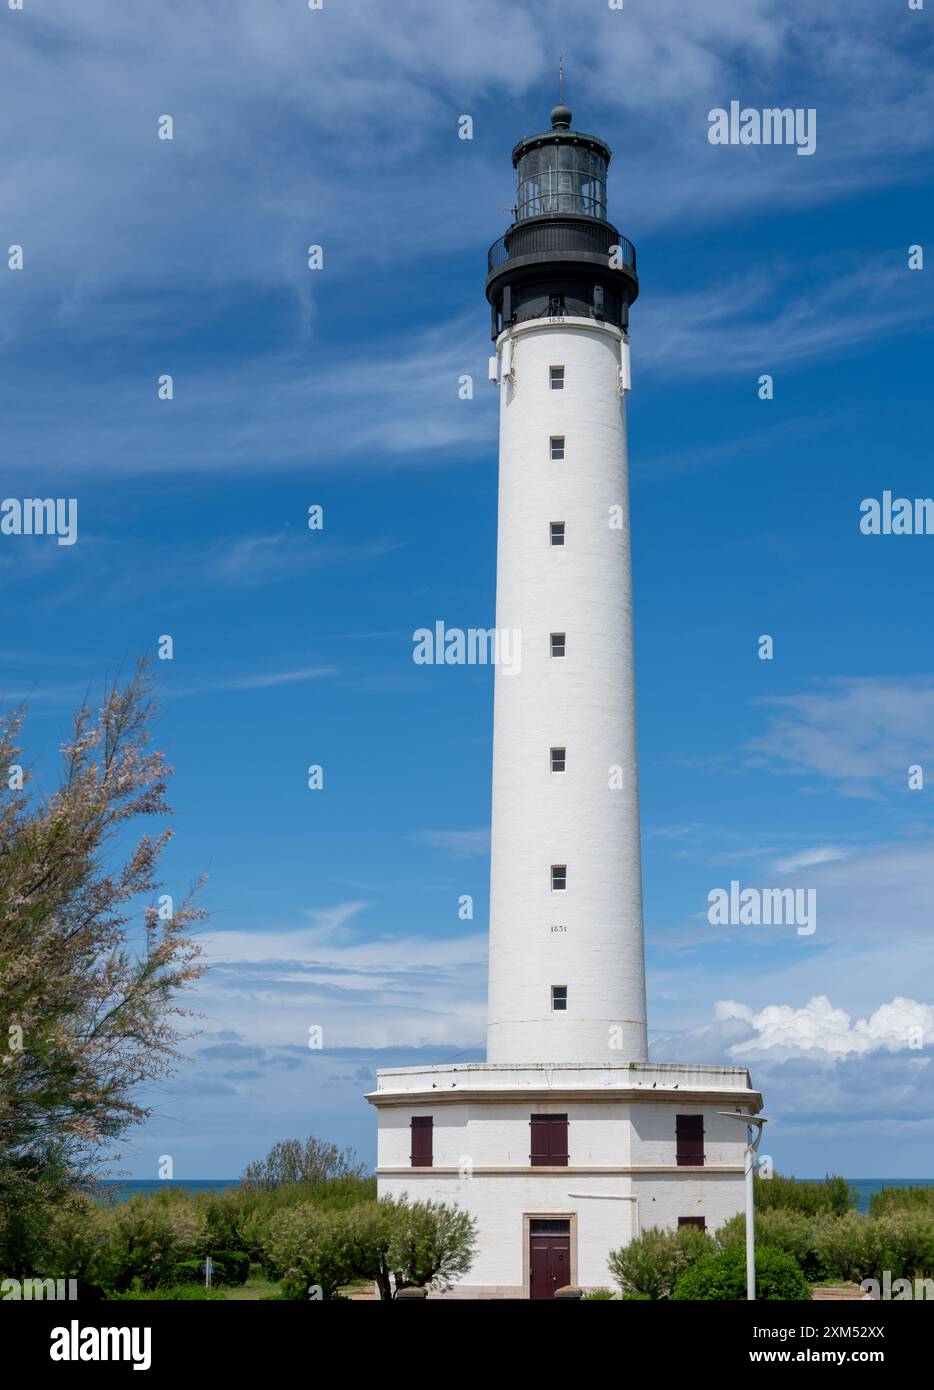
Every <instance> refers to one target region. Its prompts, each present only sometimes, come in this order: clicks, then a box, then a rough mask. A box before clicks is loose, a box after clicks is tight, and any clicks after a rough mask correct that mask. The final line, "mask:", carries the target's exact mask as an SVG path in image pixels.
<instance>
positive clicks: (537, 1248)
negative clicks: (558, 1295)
mask: <svg viewBox="0 0 934 1390" xmlns="http://www.w3.org/2000/svg"><path fill="white" fill-rule="evenodd" d="M569 1226H570V1223H569V1222H567V1221H533V1222H532V1223H531V1226H530V1231H529V1297H530V1298H554V1296H555V1289H563V1288H564V1287H565V1286H566V1285H567V1284H570V1282H571V1235H570V1229H569ZM536 1227H546V1228H551V1229H544V1230H541V1229H540V1230H538V1231H536V1229H535V1228H536ZM562 1228H563V1229H562Z"/></svg>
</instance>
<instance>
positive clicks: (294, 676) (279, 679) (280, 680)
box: [159, 666, 338, 700]
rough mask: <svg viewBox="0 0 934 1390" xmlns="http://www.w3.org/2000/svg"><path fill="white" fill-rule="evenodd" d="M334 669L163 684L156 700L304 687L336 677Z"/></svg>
mask: <svg viewBox="0 0 934 1390" xmlns="http://www.w3.org/2000/svg"><path fill="white" fill-rule="evenodd" d="M337 674H338V668H337V667H336V666H305V667H300V668H299V669H298V670H295V671H261V672H257V673H255V674H253V675H242V676H226V677H223V676H221V677H218V678H217V679H212V680H206V681H202V682H199V683H195V684H192V685H181V686H173V685H171V684H170V683H169V682H165V683H164V684H163V685H162V686H161V687H160V690H159V698H160V699H165V700H180V699H184V698H185V697H187V696H189V695H212V694H216V693H217V692H219V691H225V690H268V689H271V688H272V687H273V686H277V685H303V684H304V683H305V682H306V681H316V680H325V679H326V678H327V677H329V676H336V675H337Z"/></svg>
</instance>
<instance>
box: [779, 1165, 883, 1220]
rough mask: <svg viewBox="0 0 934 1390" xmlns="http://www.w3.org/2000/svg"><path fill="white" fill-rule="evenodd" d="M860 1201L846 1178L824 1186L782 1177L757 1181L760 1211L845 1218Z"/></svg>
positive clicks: (826, 1181)
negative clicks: (792, 1212)
mask: <svg viewBox="0 0 934 1390" xmlns="http://www.w3.org/2000/svg"><path fill="white" fill-rule="evenodd" d="M857 1200H858V1194H857V1193H856V1191H855V1190H854V1189H853V1188H852V1187H850V1185H849V1183H848V1182H847V1181H846V1179H845V1178H841V1177H837V1176H834V1177H827V1178H826V1179H825V1181H824V1182H798V1180H797V1179H796V1178H783V1177H780V1176H779V1174H778V1173H776V1174H775V1175H774V1177H771V1178H760V1179H757V1181H756V1210H757V1211H773V1210H774V1209H775V1208H776V1207H781V1208H782V1209H783V1210H786V1211H799V1212H802V1213H803V1214H804V1215H805V1216H843V1215H844V1213H845V1212H847V1211H849V1210H850V1208H851V1207H853V1206H854V1205H855V1204H856V1202H857Z"/></svg>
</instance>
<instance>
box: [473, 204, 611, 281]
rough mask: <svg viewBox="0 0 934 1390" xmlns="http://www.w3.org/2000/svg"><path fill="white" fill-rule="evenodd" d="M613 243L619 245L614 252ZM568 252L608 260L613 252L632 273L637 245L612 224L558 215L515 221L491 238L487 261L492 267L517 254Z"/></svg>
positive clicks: (496, 266)
mask: <svg viewBox="0 0 934 1390" xmlns="http://www.w3.org/2000/svg"><path fill="white" fill-rule="evenodd" d="M614 247H618V248H619V249H618V250H617V251H615V252H614V251H613V248H614ZM567 252H570V253H573V252H577V253H581V252H583V253H586V254H588V255H592V256H606V258H607V261H609V259H610V256H611V254H615V256H616V257H617V258H618V263H619V264H620V265H624V266H626V268H627V269H629V270H631V271H632V272H633V273H635V269H636V248H635V247H634V246H633V244H632V242H631V241H629V239H628V238H627V237H624V236H621V235H620V233H619V232H618V231H617V230H616V228H615V227H614V226H612V224H610V223H609V222H584V221H576V220H571V219H568V220H567V221H563V220H562V219H561V218H555V219H554V220H552V219H551V218H549V219H547V220H545V219H543V220H542V221H540V222H534V221H529V222H517V223H515V224H514V225H513V226H512V227H510V228H509V231H508V232H506V234H505V235H504V236H501V237H500V238H499V240H498V241H494V242H493V245H492V246H491V247H490V250H489V254H488V256H487V265H488V268H489V270H491V271H492V270H496V269H497V268H498V267H499V266H501V265H503V264H505V262H506V261H510V260H515V259H516V258H517V257H518V256H534V255H541V254H546V255H561V254H562V253H567Z"/></svg>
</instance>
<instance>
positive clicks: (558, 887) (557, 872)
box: [551, 864, 568, 893]
mask: <svg viewBox="0 0 934 1390" xmlns="http://www.w3.org/2000/svg"><path fill="white" fill-rule="evenodd" d="M567 886H568V866H567V864H552V866H551V891H552V893H563V892H564V891H565V889H566V888H567Z"/></svg>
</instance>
